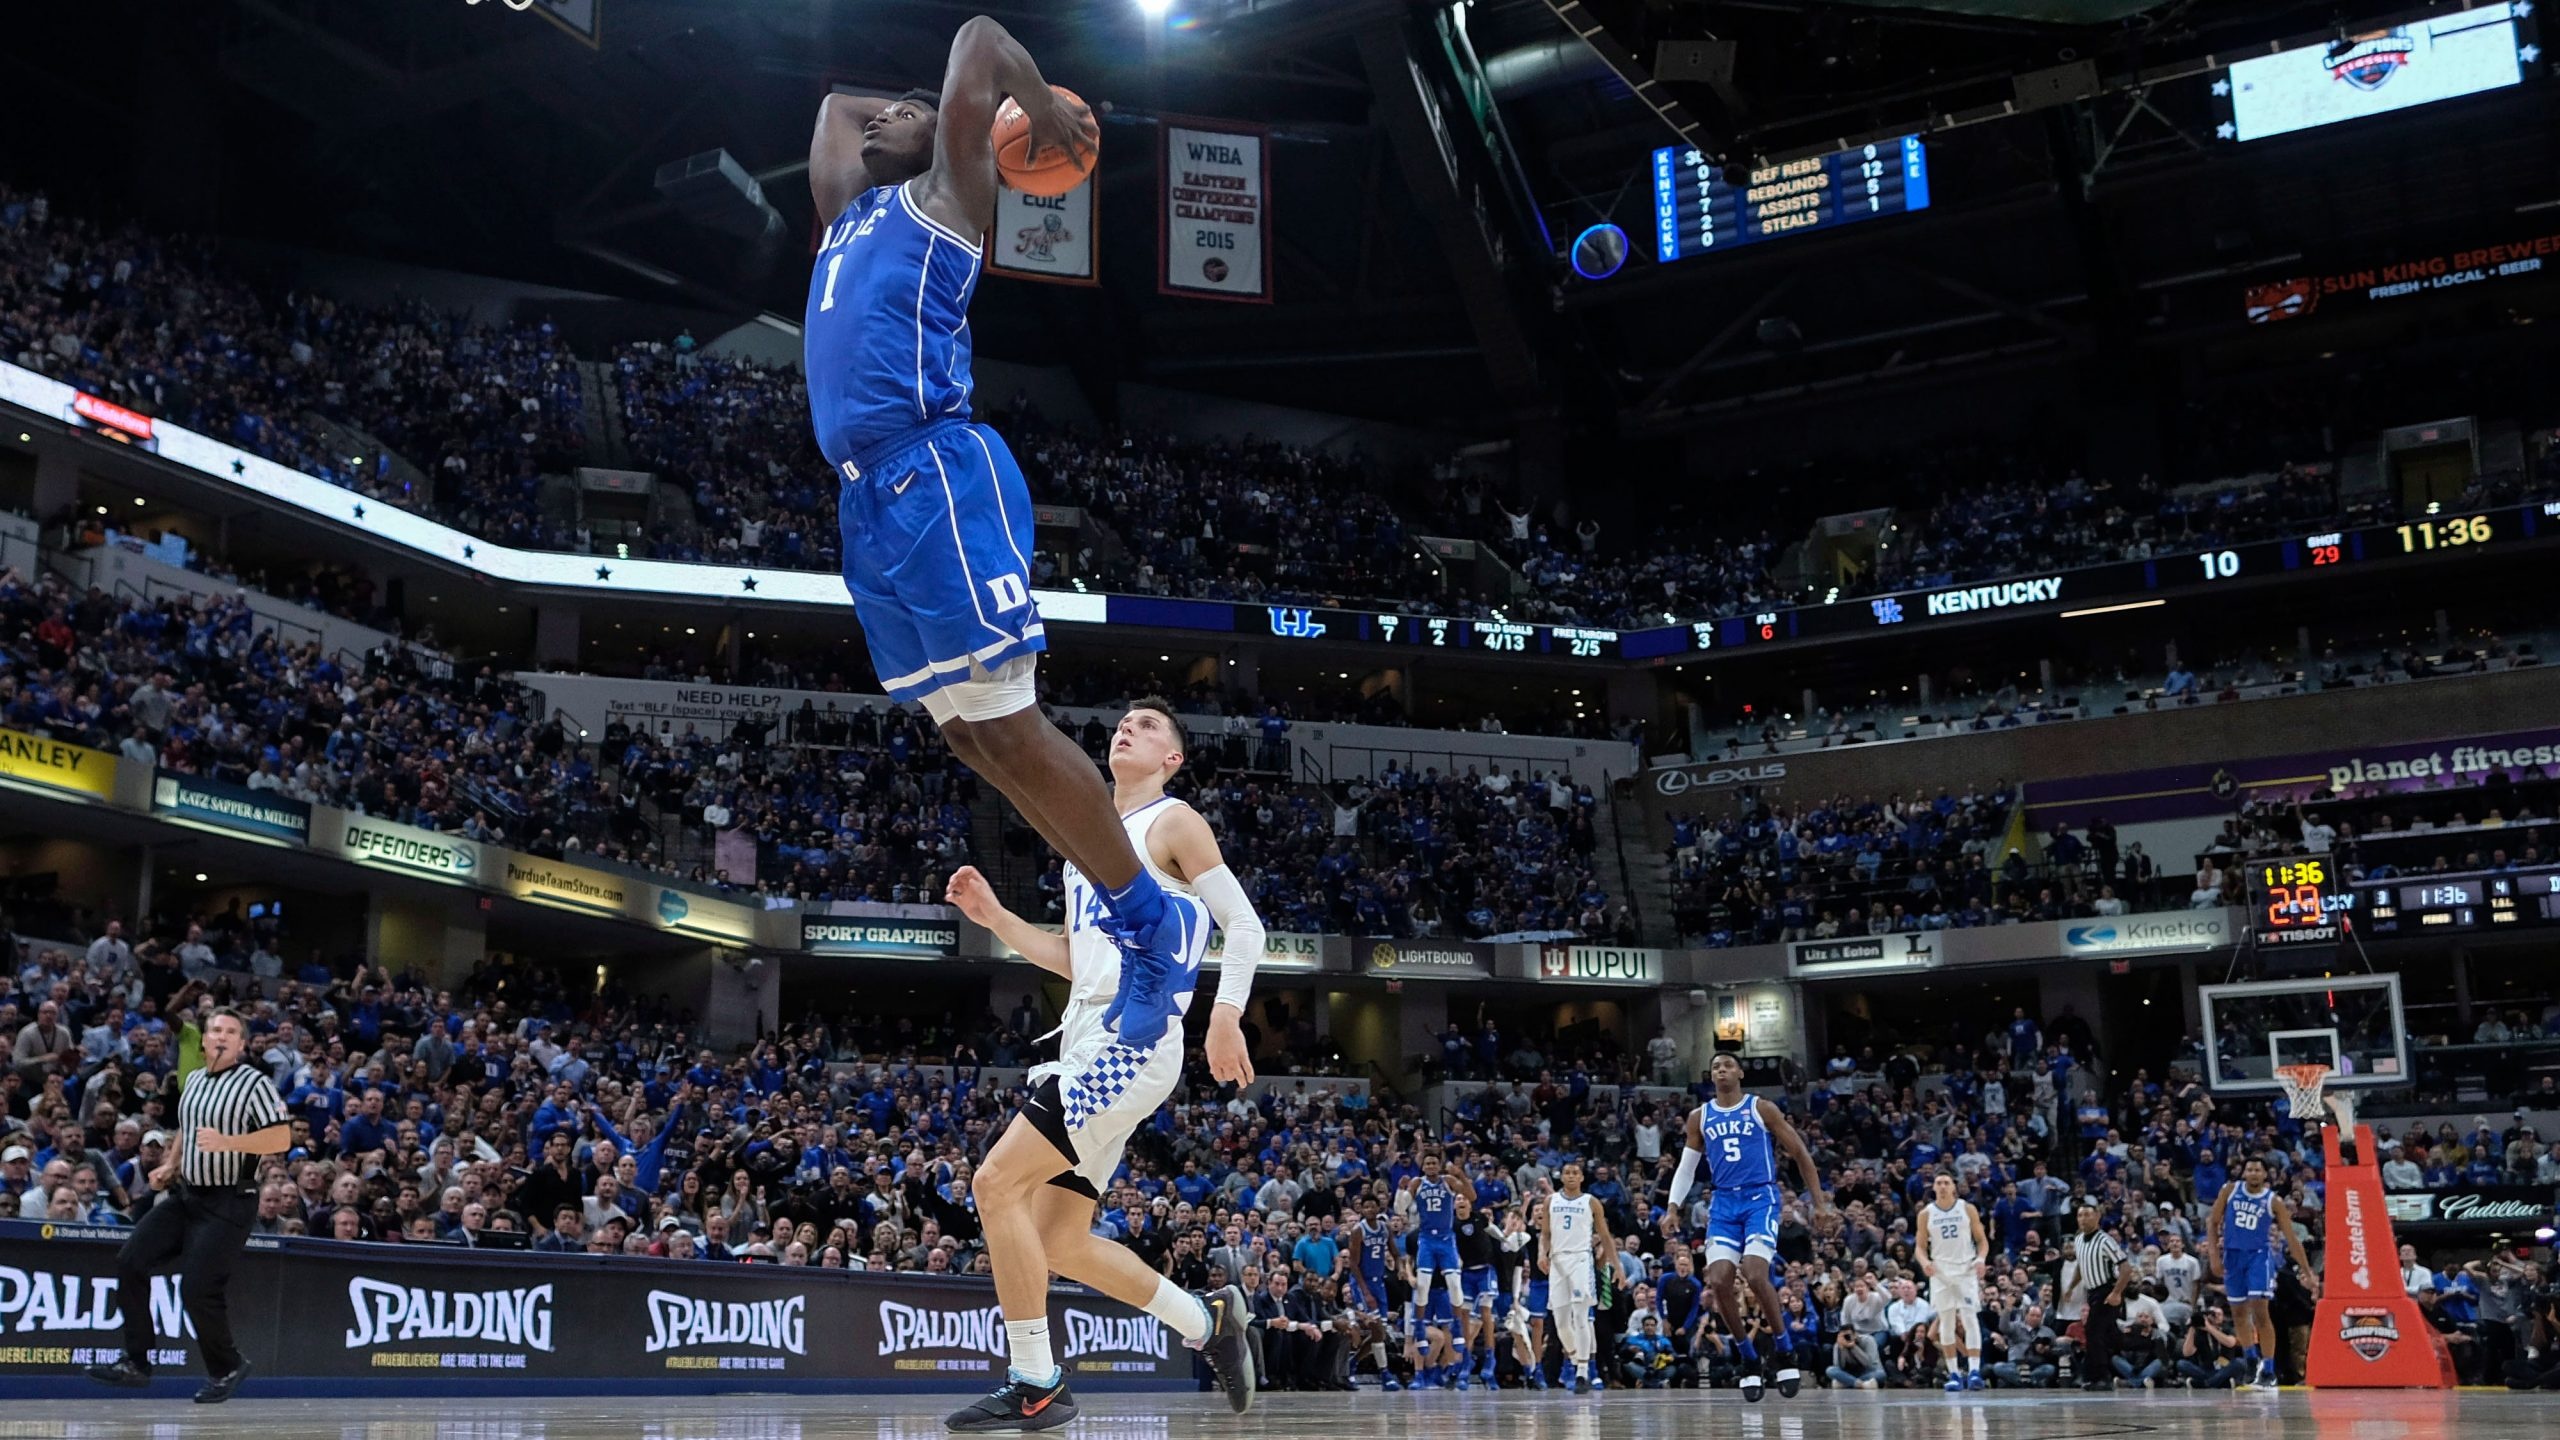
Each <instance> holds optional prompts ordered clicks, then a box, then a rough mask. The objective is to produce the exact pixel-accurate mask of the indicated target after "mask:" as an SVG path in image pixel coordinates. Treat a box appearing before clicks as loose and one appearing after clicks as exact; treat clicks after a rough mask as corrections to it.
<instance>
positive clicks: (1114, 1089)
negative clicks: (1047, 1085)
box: [1029, 1020, 1182, 1194]
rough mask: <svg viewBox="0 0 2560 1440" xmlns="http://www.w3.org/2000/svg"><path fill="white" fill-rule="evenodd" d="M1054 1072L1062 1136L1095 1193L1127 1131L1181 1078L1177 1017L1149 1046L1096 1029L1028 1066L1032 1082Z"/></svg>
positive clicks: (1106, 1183)
mask: <svg viewBox="0 0 2560 1440" xmlns="http://www.w3.org/2000/svg"><path fill="white" fill-rule="evenodd" d="M1052 1075H1054V1076H1056V1077H1057V1078H1058V1099H1059V1101H1060V1103H1061V1105H1062V1107H1063V1109H1064V1111H1065V1114H1064V1119H1065V1121H1066V1129H1067V1137H1068V1138H1069V1139H1070V1140H1072V1141H1073V1142H1075V1157H1074V1158H1075V1171H1076V1174H1078V1175H1080V1176H1083V1177H1084V1180H1085V1182H1086V1183H1087V1184H1089V1185H1091V1186H1092V1187H1093V1188H1094V1192H1095V1193H1096V1194H1101V1193H1104V1192H1107V1191H1108V1190H1110V1188H1111V1176H1112V1173H1113V1172H1114V1171H1117V1170H1118V1169H1119V1168H1120V1156H1121V1153H1122V1152H1123V1151H1125V1150H1127V1149H1128V1148H1129V1136H1130V1135H1131V1134H1133V1133H1134V1132H1135V1131H1136V1130H1137V1128H1138V1127H1139V1126H1140V1125H1143V1124H1145V1123H1146V1122H1147V1121H1148V1120H1149V1119H1150V1118H1152V1117H1153V1116H1154V1115H1155V1113H1156V1111H1157V1110H1159V1109H1161V1108H1163V1106H1164V1102H1165V1101H1167V1100H1169V1099H1171V1098H1172V1097H1173V1092H1174V1088H1175V1087H1176V1086H1178V1085H1179V1084H1181V1082H1182V1025H1181V1022H1180V1021H1178V1020H1177V1021H1176V1022H1175V1023H1174V1024H1173V1025H1172V1027H1171V1028H1169V1029H1167V1030H1166V1032H1165V1037H1164V1039H1162V1040H1160V1041H1158V1042H1157V1043H1156V1046H1155V1048H1154V1049H1152V1050H1141V1049H1138V1048H1137V1047H1135V1046H1131V1045H1123V1044H1121V1043H1120V1042H1119V1037H1117V1036H1114V1035H1111V1034H1108V1033H1107V1032H1106V1033H1100V1034H1097V1035H1095V1036H1093V1037H1092V1038H1090V1039H1089V1040H1087V1041H1086V1043H1083V1044H1080V1045H1077V1046H1075V1047H1074V1048H1072V1049H1071V1050H1069V1051H1068V1052H1067V1053H1066V1054H1065V1055H1063V1056H1061V1057H1060V1058H1059V1059H1057V1060H1053V1061H1051V1062H1049V1063H1048V1064H1046V1065H1040V1066H1036V1067H1034V1068H1033V1070H1032V1071H1031V1074H1030V1076H1029V1081H1030V1084H1031V1086H1032V1087H1033V1088H1035V1089H1036V1088H1037V1087H1038V1086H1039V1084H1040V1082H1041V1081H1043V1080H1046V1079H1048V1078H1049V1077H1050V1076H1052Z"/></svg>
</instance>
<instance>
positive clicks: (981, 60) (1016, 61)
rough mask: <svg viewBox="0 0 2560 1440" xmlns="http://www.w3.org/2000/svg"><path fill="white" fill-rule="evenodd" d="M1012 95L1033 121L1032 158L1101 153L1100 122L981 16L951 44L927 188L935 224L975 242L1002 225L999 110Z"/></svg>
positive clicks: (1018, 45)
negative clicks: (1060, 152) (1055, 152)
mask: <svg viewBox="0 0 2560 1440" xmlns="http://www.w3.org/2000/svg"><path fill="white" fill-rule="evenodd" d="M1007 96H1011V97H1012V98H1013V100H1014V103H1016V104H1018V105H1020V106H1021V107H1022V113H1023V116H1024V118H1025V119H1027V120H1029V121H1030V122H1031V155H1032V156H1033V157H1035V158H1036V157H1037V156H1038V155H1039V154H1040V152H1041V151H1043V150H1048V149H1052V148H1062V149H1065V150H1067V151H1068V152H1069V153H1071V154H1073V155H1076V156H1077V157H1079V158H1081V157H1083V156H1084V155H1086V154H1088V153H1090V152H1091V151H1092V149H1093V146H1094V134H1093V129H1092V126H1093V117H1092V115H1091V114H1090V113H1089V112H1086V111H1084V110H1081V109H1078V108H1074V107H1070V106H1069V105H1067V104H1066V103H1065V102H1064V101H1062V100H1060V99H1059V98H1058V96H1057V92H1055V91H1053V90H1051V89H1050V88H1049V82H1048V81H1046V80H1043V79H1041V78H1040V67H1039V66H1038V65H1036V64H1034V63H1032V59H1031V52H1030V51H1028V50H1025V49H1023V48H1022V42H1021V41H1019V40H1016V39H1014V38H1013V36H1012V34H1011V33H1010V32H1008V31H1007V30H1006V29H1005V28H1004V27H1003V26H1002V25H999V24H997V23H996V22H995V21H994V20H992V19H990V18H988V17H987V16H984V15H980V16H978V17H976V18H975V19H973V20H971V21H970V22H969V23H968V24H966V25H963V26H961V27H960V33H959V34H957V35H955V36H953V37H952V38H951V59H950V62H949V64H948V66H947V67H946V68H945V69H944V71H943V75H942V113H941V118H940V120H939V121H938V123H937V124H936V125H935V126H934V137H933V169H932V170H931V171H929V172H927V173H926V175H925V178H924V183H923V187H922V188H923V190H924V198H925V202H926V207H927V208H928V209H929V210H930V211H931V212H932V213H933V217H934V218H935V219H936V220H941V221H944V222H946V223H951V224H953V228H955V229H958V230H959V231H960V232H961V233H962V234H964V235H976V234H980V233H982V232H984V231H985V230H986V228H987V227H988V226H990V225H992V224H994V223H995V218H996V149H995V141H994V139H993V132H994V129H995V123H996V110H997V108H998V107H1000V106H1001V105H1003V103H1004V101H1005V97H1007Z"/></svg>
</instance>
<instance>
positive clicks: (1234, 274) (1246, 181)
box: [1156, 118, 1271, 303]
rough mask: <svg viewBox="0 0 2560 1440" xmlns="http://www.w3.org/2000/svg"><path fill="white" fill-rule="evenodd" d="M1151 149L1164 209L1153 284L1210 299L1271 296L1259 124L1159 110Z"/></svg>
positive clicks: (1266, 148)
mask: <svg viewBox="0 0 2560 1440" xmlns="http://www.w3.org/2000/svg"><path fill="white" fill-rule="evenodd" d="M1163 129H1164V149H1163V150H1162V152H1160V154H1159V156H1158V175H1159V177H1160V178H1161V179H1162V181H1163V185H1162V190H1163V195H1164V213H1163V215H1162V216H1161V217H1160V218H1159V220H1158V222H1157V229H1156V246H1157V251H1158V253H1159V255H1160V257H1161V259H1162V262H1163V277H1162V280H1161V282H1160V283H1159V286H1158V288H1159V289H1161V290H1162V291H1163V292H1164V293H1165V294H1167V295H1198V296H1203V297H1206V298H1208V299H1212V300H1249V301H1256V302H1262V303H1268V302H1269V301H1270V299H1271V258H1270V257H1271V208H1270V204H1271V144H1270V137H1269V135H1268V134H1267V133H1265V132H1264V131H1262V130H1259V129H1255V128H1252V127H1248V126H1238V125H1234V124H1230V123H1228V122H1224V121H1216V122H1210V121H1191V120H1176V119H1172V118H1167V119H1166V120H1165V122H1164V127H1163Z"/></svg>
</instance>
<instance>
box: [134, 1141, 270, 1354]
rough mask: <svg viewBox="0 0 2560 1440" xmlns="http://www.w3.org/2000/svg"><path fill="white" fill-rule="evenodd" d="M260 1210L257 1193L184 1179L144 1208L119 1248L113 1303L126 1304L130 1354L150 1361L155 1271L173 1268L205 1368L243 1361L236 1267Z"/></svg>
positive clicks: (163, 1271)
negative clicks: (236, 1321) (235, 1328)
mask: <svg viewBox="0 0 2560 1440" xmlns="http://www.w3.org/2000/svg"><path fill="white" fill-rule="evenodd" d="M257 1215H258V1197H257V1196H255V1195H253V1194H250V1193H249V1192H247V1191H244V1190H206V1189H199V1188H197V1187H195V1186H193V1185H184V1184H180V1185H173V1186H171V1187H170V1188H169V1189H168V1190H167V1191H166V1192H164V1193H163V1194H162V1195H161V1196H160V1198H159V1199H158V1200H157V1201H155V1202H154V1203H153V1204H152V1206H151V1208H150V1209H148V1210H146V1211H144V1212H143V1213H142V1218H141V1219H140V1220H139V1221H136V1222H135V1223H134V1227H133V1233H132V1234H130V1235H127V1236H126V1237H125V1241H124V1248H123V1249H122V1250H120V1251H118V1252H116V1303H117V1304H119V1305H121V1306H123V1307H124V1357H125V1358H126V1359H127V1360H130V1361H132V1362H133V1363H134V1364H135V1365H137V1366H140V1367H141V1368H142V1369H145V1370H148V1369H150V1368H151V1277H152V1276H153V1275H155V1274H164V1273H166V1272H167V1271H169V1270H170V1269H172V1268H175V1269H176V1270H177V1272H178V1276H179V1281H180V1285H179V1290H180V1293H181V1295H182V1296H183V1297H184V1298H185V1301H186V1306H187V1319H188V1320H189V1321H191V1322H193V1323H194V1325H195V1327H196V1344H197V1345H198V1346H199V1347H200V1348H201V1350H202V1353H203V1356H204V1368H205V1373H206V1374H208V1375H216V1376H220V1375H228V1374H230V1373H232V1372H233V1371H235V1370H238V1369H239V1368H240V1347H239V1345H238V1344H237V1343H236V1342H235V1341H234V1340H233V1339H232V1336H231V1271H232V1268H233V1267H234V1266H236V1265H238V1264H239V1263H240V1252H241V1251H243V1250H245V1249H247V1248H248V1247H249V1225H250V1222H251V1221H253V1220H255V1219H256V1218H257Z"/></svg>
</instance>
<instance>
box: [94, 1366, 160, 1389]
mask: <svg viewBox="0 0 2560 1440" xmlns="http://www.w3.org/2000/svg"><path fill="white" fill-rule="evenodd" d="M88 1375H89V1378H90V1379H92V1380H95V1381H97V1382H98V1383H99V1384H101V1385H113V1386H115V1387H116V1388H117V1389H119V1390H139V1389H141V1388H142V1387H143V1386H145V1385H148V1384H150V1383H151V1372H150V1371H149V1370H147V1369H145V1368H143V1367H142V1366H140V1365H136V1364H134V1363H133V1362H132V1361H130V1360H118V1361H117V1362H115V1363H114V1364H112V1365H92V1366H90V1367H89V1370H88Z"/></svg>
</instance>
